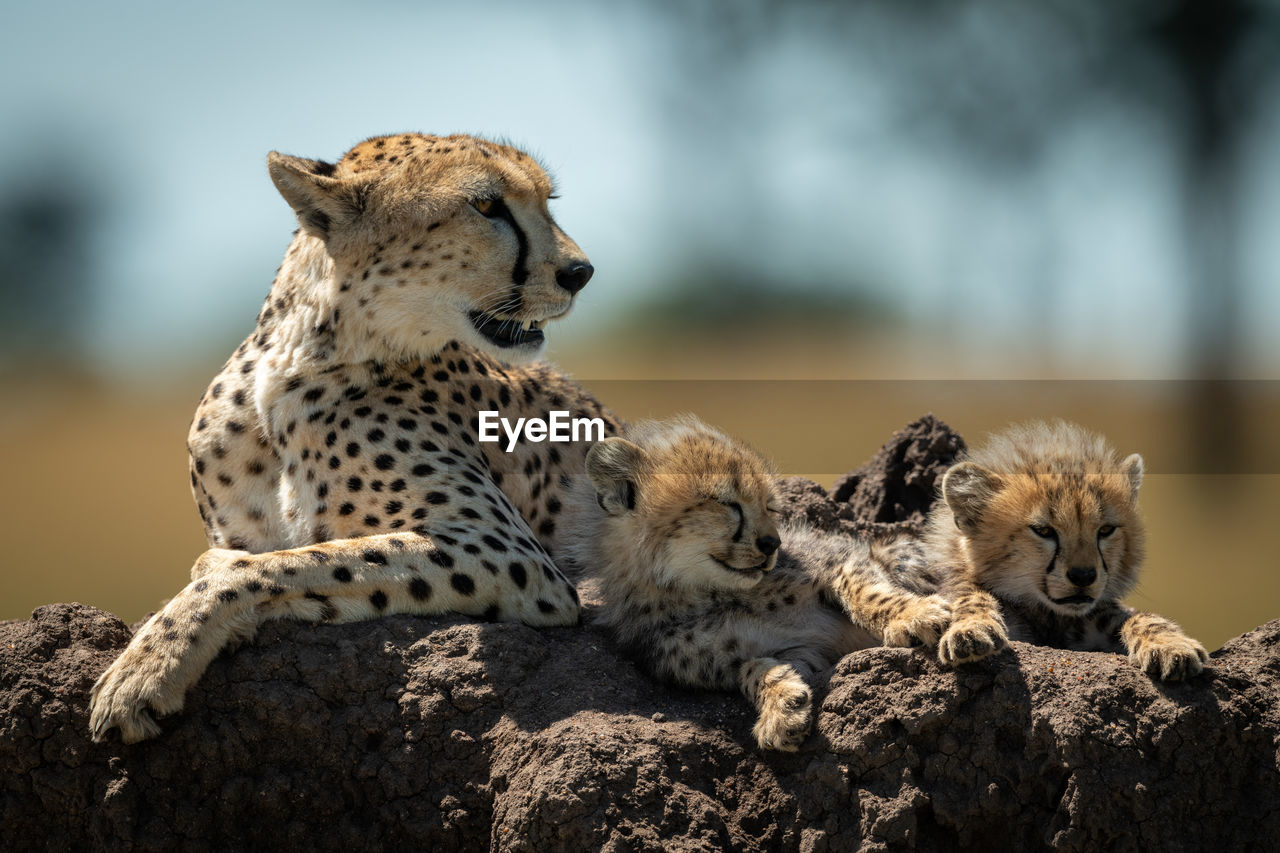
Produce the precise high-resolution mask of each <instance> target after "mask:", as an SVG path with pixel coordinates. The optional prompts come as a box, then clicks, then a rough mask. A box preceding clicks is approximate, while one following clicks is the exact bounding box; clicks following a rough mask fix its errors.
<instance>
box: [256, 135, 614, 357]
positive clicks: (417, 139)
mask: <svg viewBox="0 0 1280 853" xmlns="http://www.w3.org/2000/svg"><path fill="white" fill-rule="evenodd" d="M267 165H268V169H269V171H270V173H271V180H272V181H273V182H274V183H275V185H276V188H277V189H278V190H279V191H280V194H281V195H283V196H284V198H285V200H286V201H288V202H289V205H290V206H291V207H292V208H293V210H294V212H295V213H296V214H297V217H298V221H299V223H300V224H301V226H302V231H301V233H300V235H299V238H298V239H299V240H301V241H303V242H304V243H306V244H307V245H306V246H305V247H304V248H307V249H310V250H315V249H316V248H317V246H316V241H318V243H319V244H322V250H323V251H322V252H319V253H316V252H314V251H313V252H312V254H319V255H320V257H321V265H323V263H324V262H325V259H327V260H328V261H331V263H332V274H331V275H324V274H321V275H317V276H313V277H314V278H315V279H316V280H317V287H321V288H324V289H325V290H327V291H328V292H326V293H323V294H315V295H313V297H312V298H313V299H315V298H319V299H320V301H321V302H322V303H323V304H324V305H325V306H326V307H332V309H333V311H332V318H330V317H325V318H324V319H325V320H327V321H329V322H331V323H332V326H333V328H334V330H335V332H336V333H337V334H338V335H339V336H340V337H343V338H345V339H346V342H347V344H348V345H349V346H351V347H355V348H358V347H359V346H360V345H361V344H362V342H367V341H373V342H376V344H377V345H379V349H381V350H383V351H386V350H389V351H390V355H391V357H397V356H399V357H405V358H421V357H424V356H430V355H433V354H435V353H436V352H439V351H440V350H441V349H442V348H443V347H444V346H445V345H446V344H447V343H448V342H450V341H455V340H456V341H460V342H462V343H465V344H469V345H471V346H473V347H476V348H478V349H480V350H484V351H486V352H489V353H491V354H492V355H494V356H496V357H498V358H500V359H502V360H504V361H516V360H522V359H528V358H532V357H533V356H535V355H537V353H538V352H539V351H540V350H541V349H542V347H543V345H544V343H545V336H544V332H543V326H544V324H546V323H547V322H548V321H550V320H554V319H556V318H559V317H563V316H564V315H565V314H567V313H568V312H569V309H570V308H571V307H572V305H573V299H574V295H575V294H576V293H577V292H578V291H579V290H581V289H582V288H583V286H585V285H586V283H587V280H588V279H590V278H591V274H592V272H593V269H592V266H591V264H590V262H589V261H588V260H587V257H586V255H585V254H583V252H582V250H581V249H579V248H578V246H577V244H575V243H574V242H573V240H571V239H569V237H568V235H566V234H565V233H564V232H563V231H561V230H560V228H559V226H558V225H556V222H555V220H554V219H552V217H551V212H550V211H549V210H548V207H547V202H548V200H549V199H552V198H554V197H555V196H554V194H553V189H552V185H551V180H550V179H549V178H548V177H547V174H546V172H545V171H544V170H543V169H542V167H541V166H539V165H538V164H537V163H536V162H534V160H533V159H532V158H531V157H529V155H527V154H525V153H524V152H522V151H519V150H517V149H515V148H512V147H510V146H507V145H500V144H497V143H494V142H489V141H487V140H484V139H478V138H475V137H471V136H447V137H435V136H423V135H420V134H416V133H406V134H399V135H396V136H382V137H374V138H372V139H369V140H367V141H365V142H362V143H360V144H359V145H357V146H356V147H354V148H352V149H351V150H350V151H348V152H347V153H346V154H345V155H344V156H343V157H342V159H341V160H339V161H338V162H337V163H336V164H333V163H326V162H323V161H320V160H307V159H303V158H300V157H289V156H286V155H283V154H279V153H276V152H274V151H273V152H272V153H271V154H270V155H268V157H267ZM298 248H299V246H298V245H297V244H295V246H294V248H293V249H291V251H290V254H291V255H292V254H294V252H295V251H296V250H297V249H298ZM286 263H289V258H286ZM340 345H341V344H340Z"/></svg>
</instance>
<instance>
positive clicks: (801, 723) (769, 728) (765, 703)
mask: <svg viewBox="0 0 1280 853" xmlns="http://www.w3.org/2000/svg"><path fill="white" fill-rule="evenodd" d="M763 694H764V695H763V697H762V704H761V710H760V718H759V719H758V720H757V721H756V725H755V728H753V729H752V730H751V733H752V734H754V735H755V738H756V743H758V744H760V748H761V749H777V750H781V751H783V752H795V751H796V750H797V749H798V748H799V747H800V744H801V743H802V742H803V741H804V739H805V736H806V735H808V733H809V717H810V714H811V713H812V711H813V691H811V690H810V689H809V685H808V684H806V683H805V681H804V679H803V678H801V677H800V676H799V675H797V674H795V673H794V672H793V673H791V674H789V675H787V676H784V677H782V678H780V679H778V680H777V681H776V682H774V683H773V684H770V685H768V686H767V687H765V688H764V690H763Z"/></svg>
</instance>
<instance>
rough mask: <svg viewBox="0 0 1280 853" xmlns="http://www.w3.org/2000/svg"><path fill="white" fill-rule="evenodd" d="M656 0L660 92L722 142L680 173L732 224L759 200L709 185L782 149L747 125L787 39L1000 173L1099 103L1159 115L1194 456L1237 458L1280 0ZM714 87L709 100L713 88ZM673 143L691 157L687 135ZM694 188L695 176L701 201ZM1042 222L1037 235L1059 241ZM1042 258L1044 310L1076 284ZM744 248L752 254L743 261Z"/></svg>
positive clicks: (1038, 302) (940, 142) (916, 128)
mask: <svg viewBox="0 0 1280 853" xmlns="http://www.w3.org/2000/svg"><path fill="white" fill-rule="evenodd" d="M661 8H662V9H663V10H664V14H666V15H667V16H669V17H670V18H671V19H672V25H671V26H670V27H669V29H670V31H671V32H673V33H677V34H679V38H680V39H681V43H680V44H678V45H677V46H676V47H675V49H673V50H672V51H671V52H670V56H671V61H672V62H673V63H674V64H675V66H676V69H677V71H676V73H674V74H672V75H669V76H668V77H665V78H656V79H660V80H661V79H669V80H673V81H675V85H674V86H672V87H671V88H670V89H669V90H667V91H665V92H664V96H665V97H664V102H665V103H666V104H667V106H668V108H669V109H671V110H673V111H675V112H676V113H678V114H679V120H678V126H685V127H693V128H697V129H699V130H700V131H701V132H703V133H705V134H707V135H709V136H711V137H713V138H714V140H715V144H712V145H705V146H700V147H701V148H702V149H703V150H706V151H709V152H711V154H710V155H709V156H708V157H705V158H703V159H702V160H701V161H699V162H696V163H692V164H686V169H689V170H690V171H686V172H685V174H684V176H683V177H685V178H686V179H687V180H681V181H677V182H675V186H676V187H677V188H678V192H679V193H680V194H681V199H682V205H683V206H684V208H685V210H686V211H692V213H691V214H690V215H697V216H704V217H707V216H710V217H715V218H717V219H721V220H724V221H725V222H727V223H729V224H728V225H727V226H724V227H727V229H728V230H730V231H732V232H736V233H740V234H755V235H759V234H760V233H761V230H760V229H758V228H755V227H753V223H752V221H751V219H752V217H758V216H760V215H762V214H761V211H759V210H758V209H756V208H755V207H754V206H751V205H741V206H739V207H737V208H734V207H733V206H732V205H731V204H727V203H726V199H729V198H735V197H736V198H742V197H743V193H741V192H739V193H736V194H735V193H723V194H720V193H718V192H717V185H718V182H719V184H720V185H723V184H724V183H727V182H735V183H738V184H742V183H744V182H745V183H747V184H748V185H750V184H751V182H753V181H758V180H760V173H761V171H762V170H760V169H758V168H756V162H757V160H758V158H759V157H761V156H772V155H775V154H776V153H777V152H772V151H770V152H762V151H761V150H760V148H759V146H758V140H759V138H760V136H761V134H760V133H758V132H757V130H758V129H757V128H755V127H753V126H752V123H756V122H760V121H761V120H762V118H767V116H763V115H762V112H761V109H760V108H759V107H760V103H759V101H760V98H761V95H760V91H759V90H760V83H761V80H762V75H761V73H760V67H759V66H760V60H761V57H762V56H764V55H767V53H768V52H769V51H770V50H771V49H772V48H773V47H774V46H775V45H776V44H777V43H779V41H781V40H785V39H788V38H789V39H791V40H792V41H793V42H795V41H800V42H801V43H803V44H805V45H807V46H811V47H812V50H813V51H814V52H815V53H822V54H823V55H824V56H825V57H826V58H827V59H828V60H829V62H828V64H826V65H824V66H823V67H824V68H827V69H831V70H832V71H834V72H835V73H838V74H840V75H842V77H843V82H844V84H845V88H847V89H848V90H849V91H850V92H860V91H865V87H864V88H862V89H860V88H859V86H858V85H857V84H858V83H860V82H865V78H866V77H868V76H872V77H874V78H875V83H876V86H877V87H878V89H879V91H883V92H886V93H888V102H889V105H888V107H887V110H886V112H887V114H888V115H889V116H890V120H891V121H892V122H894V124H895V128H894V129H895V130H896V132H897V133H899V134H900V138H901V139H902V140H904V141H909V142H910V144H912V145H916V146H924V147H928V146H929V145H930V144H931V143H933V144H934V146H933V149H932V150H934V151H936V153H937V156H938V157H939V158H947V159H949V160H954V159H955V158H957V157H960V158H963V159H964V160H967V162H968V168H970V169H972V170H974V171H975V172H976V173H977V174H980V175H982V176H983V179H984V180H989V181H990V182H991V183H992V184H993V185H998V183H999V182H1004V183H1006V184H1012V183H1017V182H1023V183H1025V184H1030V183H1031V182H1032V179H1033V178H1034V177H1035V173H1036V170H1037V169H1039V168H1041V167H1042V166H1043V162H1042V161H1043V155H1044V153H1045V152H1046V150H1047V149H1048V147H1049V146H1050V145H1051V144H1052V143H1053V142H1054V140H1055V138H1057V137H1058V136H1060V135H1062V134H1064V132H1065V131H1066V130H1067V129H1068V128H1069V127H1070V126H1071V125H1072V124H1073V123H1075V122H1080V121H1088V120H1089V117H1090V116H1093V115H1096V114H1097V113H1096V111H1095V108H1096V107H1098V106H1099V105H1101V104H1110V105H1119V106H1122V107H1123V109H1124V110H1125V111H1127V112H1129V113H1130V114H1131V115H1135V116H1143V117H1145V119H1146V120H1147V121H1148V123H1149V124H1151V125H1154V126H1156V127H1159V128H1161V129H1162V130H1163V131H1164V134H1163V143H1164V145H1165V146H1167V149H1168V151H1167V153H1168V154H1170V155H1172V157H1173V159H1174V162H1176V163H1178V164H1180V165H1179V168H1180V169H1181V170H1182V188H1181V192H1180V196H1181V202H1180V203H1181V211H1180V212H1179V216H1178V218H1179V219H1181V221H1182V223H1183V228H1184V229H1185V237H1184V239H1182V240H1180V241H1179V240H1177V239H1176V237H1174V238H1172V239H1171V245H1175V246H1180V247H1181V250H1182V251H1185V253H1186V257H1185V261H1184V263H1182V264H1180V265H1178V266H1181V267H1182V268H1183V269H1185V271H1186V272H1185V276H1184V277H1183V281H1182V282H1170V283H1169V289H1170V291H1171V292H1174V293H1176V292H1177V291H1178V288H1179V287H1180V286H1181V287H1182V288H1183V290H1182V292H1183V294H1184V300H1183V301H1184V305H1185V314H1186V317H1187V326H1186V330H1185V332H1184V334H1183V336H1182V338H1183V339H1182V347H1183V350H1184V353H1185V365H1186V369H1187V370H1188V372H1189V373H1190V376H1191V377H1193V378H1194V379H1196V380H1202V381H1196V382H1190V383H1188V384H1187V385H1186V388H1187V389H1188V396H1187V402H1188V405H1189V408H1190V410H1191V412H1192V415H1191V418H1190V420H1189V423H1190V424H1191V430H1192V435H1191V439H1192V447H1193V453H1194V454H1195V455H1196V457H1197V458H1196V459H1195V460H1194V461H1193V464H1194V465H1195V468H1196V470H1200V471H1232V470H1235V469H1236V468H1237V467H1238V465H1239V464H1240V461H1241V458H1240V457H1237V456H1236V455H1235V454H1237V453H1238V452H1239V451H1240V443H1239V441H1238V434H1237V428H1238V419H1239V416H1240V415H1239V408H1238V406H1237V404H1236V400H1235V398H1234V393H1233V387H1234V386H1232V385H1231V384H1230V383H1229V382H1227V381H1225V380H1228V379H1229V378H1231V377H1233V376H1237V375H1238V374H1239V371H1240V367H1239V365H1238V363H1237V359H1238V357H1239V352H1238V351H1237V348H1236V346H1235V341H1236V338H1237V334H1238V331H1239V327H1240V322H1239V320H1240V317H1239V313H1240V310H1241V307H1240V303H1241V295H1240V294H1241V288H1242V285H1241V277H1240V274H1239V272H1238V255H1239V251H1240V246H1239V245H1238V243H1237V227H1236V226H1237V220H1236V217H1237V216H1238V215H1239V211H1240V194H1241V191H1242V186H1241V182H1242V177H1241V176H1242V174H1243V172H1244V170H1245V168H1246V164H1245V163H1244V162H1243V156H1244V153H1243V152H1244V148H1245V142H1246V141H1247V140H1248V139H1249V136H1250V134H1251V133H1253V132H1254V130H1255V125H1254V124H1253V123H1252V121H1251V117H1252V115H1253V112H1254V111H1255V109H1256V108H1257V107H1258V106H1259V105H1260V102H1261V101H1262V98H1263V96H1264V95H1266V94H1268V93H1270V92H1272V91H1274V86H1275V83H1276V79H1277V76H1278V72H1280V50H1277V47H1276V46H1277V45H1278V44H1280V39H1278V38H1277V36H1278V35H1280V25H1278V23H1277V14H1276V11H1277V10H1276V4H1275V3H1268V2H1264V0H1256V1H1255V2H1250V0H1214V2H1207V0H1137V2H1132V3H1114V2H1110V0H1041V2H1035V3H1027V2H1025V0H916V2H910V3H902V2H897V0H865V1H864V2H859V3H841V2H831V0H740V2H737V3H733V4H718V3H711V2H687V3H686V2H674V0H673V2H668V3H666V4H664V5H663V6H662V7H661ZM687 80H697V81H698V83H699V85H698V86H696V87H693V86H687V85H685V83H684V81H687ZM840 88H841V86H839V85H837V86H831V87H828V89H829V90H830V89H834V90H837V91H838V90H839V89H840ZM708 91H711V92H715V93H716V97H714V98H708V97H706V92H708ZM794 96H795V97H797V98H800V97H803V93H800V92H797V93H795V95H794ZM823 107H824V113H826V114H824V115H821V116H816V117H815V119H814V121H815V124H816V125H817V126H819V127H837V126H839V120H838V118H837V119H836V120H834V121H833V120H832V118H831V116H837V117H838V116H840V115H849V116H852V115H853V114H854V112H855V109H854V104H853V99H852V98H851V99H850V100H849V101H846V102H843V103H842V102H840V101H839V100H838V99H836V100H833V101H831V102H830V103H826V104H824V105H823ZM851 124H852V122H851ZM673 154H674V155H675V156H674V158H673V159H677V160H679V159H681V158H686V157H687V156H688V154H689V147H683V146H682V147H680V148H679V149H678V150H676V151H674V152H673ZM851 156H852V155H851ZM673 171H675V172H676V173H679V172H680V168H679V167H676V168H675V169H674V170H673ZM691 185H693V186H698V187H700V188H701V189H702V192H701V198H700V199H699V202H698V203H697V204H695V205H692V206H690V205H689V204H688V192H687V191H688V189H689V187H690V186H691ZM750 192H751V191H750V190H748V194H750ZM721 195H722V196H723V197H721ZM761 197H766V196H765V195H764V194H763V193H761ZM673 227H678V228H685V230H686V231H688V230H689V229H687V228H686V227H685V226H684V225H683V224H680V223H677V224H676V225H675V226H673ZM1048 227H1049V226H1047V225H1042V226H1041V229H1042V235H1041V237H1040V238H1034V237H1033V238H1032V239H1041V240H1043V241H1046V242H1047V241H1048V240H1050V239H1051V238H1052V235H1051V234H1050V233H1049V232H1048ZM1041 257H1042V258H1043V260H1044V263H1043V264H1042V268H1041V269H1040V270H1039V272H1038V274H1036V275H1035V276H1034V280H1031V281H1023V282H1021V283H1020V284H1021V288H1020V291H1019V292H1018V293H1010V294H1008V296H1009V297H1012V298H1021V300H1022V301H1023V311H1024V312H1025V314H1026V316H1027V317H1028V318H1032V317H1040V316H1043V315H1044V314H1045V312H1046V307H1048V308H1049V310H1050V311H1052V307H1053V304H1054V301H1055V298H1056V296H1055V291H1056V290H1057V289H1058V288H1060V287H1062V286H1063V285H1064V284H1069V283H1066V282H1063V281H1062V280H1061V277H1060V276H1056V275H1055V274H1054V270H1052V269H1051V268H1050V267H1051V266H1052V257H1051V255H1050V253H1047V252H1046V253H1042V254H1041ZM693 260H694V263H701V261H700V260H699V259H697V258H695V259H693ZM744 261H745V262H746V263H744V265H745V266H749V258H744ZM749 274H750V273H748V275H749ZM964 298H965V295H964V294H960V293H958V292H953V296H952V300H953V303H952V304H951V305H950V306H948V307H944V309H943V310H944V311H946V313H947V314H948V315H952V314H954V313H955V311H956V309H958V308H959V307H960V306H959V304H958V303H956V302H955V300H962V299H964ZM1204 380H1207V381H1204Z"/></svg>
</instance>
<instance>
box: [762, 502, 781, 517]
mask: <svg viewBox="0 0 1280 853" xmlns="http://www.w3.org/2000/svg"><path fill="white" fill-rule="evenodd" d="M764 511H765V512H771V513H773V514H774V515H777V514H778V513H780V512H782V507H780V506H775V505H773V504H769V505H768V506H767V507H765V508H764Z"/></svg>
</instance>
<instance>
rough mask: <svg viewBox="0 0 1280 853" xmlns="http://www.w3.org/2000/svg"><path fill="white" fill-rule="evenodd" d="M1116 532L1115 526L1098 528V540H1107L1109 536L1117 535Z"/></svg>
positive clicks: (1109, 525) (1105, 525)
mask: <svg viewBox="0 0 1280 853" xmlns="http://www.w3.org/2000/svg"><path fill="white" fill-rule="evenodd" d="M1115 532H1116V526H1115V525H1114V524H1104V525H1102V526H1101V527H1099V528H1098V538H1099V539H1106V538H1107V537H1108V536H1110V535H1111V534H1112V533H1115Z"/></svg>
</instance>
